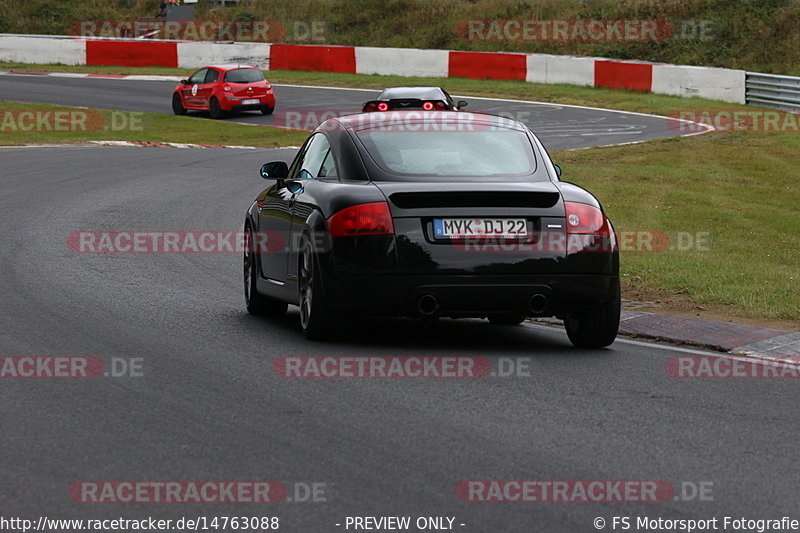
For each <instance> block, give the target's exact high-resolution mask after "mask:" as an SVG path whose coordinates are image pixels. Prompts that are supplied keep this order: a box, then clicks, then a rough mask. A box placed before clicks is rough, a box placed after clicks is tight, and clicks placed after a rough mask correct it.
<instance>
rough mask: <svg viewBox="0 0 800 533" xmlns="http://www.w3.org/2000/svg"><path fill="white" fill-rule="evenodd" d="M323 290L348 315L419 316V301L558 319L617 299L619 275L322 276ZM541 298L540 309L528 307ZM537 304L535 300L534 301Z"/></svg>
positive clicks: (458, 311)
mask: <svg viewBox="0 0 800 533" xmlns="http://www.w3.org/2000/svg"><path fill="white" fill-rule="evenodd" d="M323 289H324V291H325V297H326V299H327V300H328V303H329V304H330V305H331V307H333V308H334V309H336V310H338V311H341V312H343V313H347V314H352V315H373V316H419V315H420V314H421V313H420V311H419V308H418V303H419V300H420V298H422V297H423V296H427V295H431V296H433V297H434V298H435V299H436V303H437V306H438V307H437V310H436V313H435V314H437V315H441V316H453V317H480V316H486V315H488V314H494V313H514V314H524V315H526V316H561V315H563V314H565V313H569V312H579V311H585V310H589V309H592V308H595V307H597V306H599V305H601V304H603V303H605V302H608V301H610V300H612V299H614V298H618V297H619V277H617V276H608V275H526V276H518V275H515V276H475V275H463V276H413V275H412V276H408V275H406V276H404V275H369V276H357V277H349V278H327V279H324V280H323ZM534 295H542V296H544V298H545V299H546V306H545V307H544V309H538V307H539V306H538V305H534V306H533V307H535V308H536V309H535V310H532V309H531V307H532V305H531V297H532V296H534ZM536 298H537V299H536V303H537V304H541V303H542V299H541V297H538V296H537V297H536Z"/></svg>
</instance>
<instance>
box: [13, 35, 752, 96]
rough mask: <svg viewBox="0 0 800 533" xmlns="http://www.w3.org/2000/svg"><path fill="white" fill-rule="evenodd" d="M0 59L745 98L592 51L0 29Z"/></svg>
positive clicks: (694, 78)
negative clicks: (85, 35)
mask: <svg viewBox="0 0 800 533" xmlns="http://www.w3.org/2000/svg"><path fill="white" fill-rule="evenodd" d="M0 61H7V62H16V63H62V64H65V65H124V66H163V67H183V68H193V67H197V66H202V65H206V64H214V63H217V64H219V63H245V64H251V65H254V66H258V67H260V68H264V69H271V70H311V71H321V72H345V73H358V74H383V75H397V76H424V77H461V78H476V79H491V80H520V81H528V82H534V83H566V84H571V85H585V86H590V87H592V86H593V87H608V88H611V89H629V90H633V91H641V92H652V93H658V94H668V95H675V96H682V97H701V98H708V99H711V100H722V101H725V102H734V103H740V104H743V103H745V97H744V94H745V83H744V82H745V73H744V71H742V70H730V69H720V68H709V67H689V66H681V65H666V64H659V63H648V62H645V61H617V60H613V59H605V58H596V57H573V56H556V55H547V54H522V53H503V52H458V51H449V50H416V49H409V48H373V47H361V46H358V47H354V46H320V45H290V44H268V43H211V42H187V41H181V42H176V41H151V40H146V41H145V40H110V39H82V38H65V37H55V36H53V37H50V36H35V37H34V36H18V35H0Z"/></svg>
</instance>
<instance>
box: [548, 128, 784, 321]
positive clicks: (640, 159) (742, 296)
mask: <svg viewBox="0 0 800 533" xmlns="http://www.w3.org/2000/svg"><path fill="white" fill-rule="evenodd" d="M798 153H800V135H798V134H797V133H748V132H736V133H727V134H713V135H705V136H699V137H691V138H674V139H667V140H660V141H653V142H649V143H645V144H639V145H635V146H621V147H609V148H594V149H589V150H580V151H569V152H555V153H554V154H553V157H554V159H555V160H556V161H557V162H558V163H559V164H560V165H561V166H562V167H563V168H564V175H563V179H564V180H567V181H573V182H575V183H577V184H579V185H581V186H585V187H586V188H588V189H589V190H591V191H592V192H593V193H594V194H596V195H597V196H598V198H600V199H601V201H603V206H604V208H605V209H606V211H607V212H608V214H609V216H610V217H611V219H612V221H613V222H614V225H615V228H616V229H617V230H618V231H624V230H632V231H643V230H660V231H667V232H671V233H672V232H679V231H684V232H692V233H694V232H710V233H711V237H712V238H711V243H712V244H711V246H710V249H709V250H707V251H704V250H689V251H678V250H669V251H664V252H661V253H647V252H627V253H623V255H622V259H621V264H622V271H623V276H624V279H625V280H626V281H627V282H628V283H634V284H639V285H644V286H648V287H655V288H662V289H667V290H669V291H671V292H674V293H680V294H686V295H688V296H690V297H691V298H693V299H694V300H696V301H697V302H700V303H708V304H721V305H724V306H728V307H729V310H730V314H731V315H734V316H743V317H755V318H771V319H785V320H792V321H797V322H798V324H799V325H800V261H798V258H797V253H798V250H800V217H798V216H797V213H798V208H797V206H798V205H800V187H798V186H797V164H798Z"/></svg>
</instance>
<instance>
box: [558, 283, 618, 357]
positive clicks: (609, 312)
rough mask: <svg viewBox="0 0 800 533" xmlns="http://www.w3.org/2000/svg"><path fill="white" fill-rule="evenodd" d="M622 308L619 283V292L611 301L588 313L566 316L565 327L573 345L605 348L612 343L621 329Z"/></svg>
mask: <svg viewBox="0 0 800 533" xmlns="http://www.w3.org/2000/svg"><path fill="white" fill-rule="evenodd" d="M618 283H619V282H618ZM621 309H622V298H621V297H620V292H619V285H617V294H616V296H615V297H614V298H613V299H612V300H611V301H609V302H606V303H605V304H603V305H602V306H600V307H598V308H597V309H594V310H592V311H589V312H586V313H574V314H570V315H567V316H565V317H564V327H565V328H566V330H567V336H568V337H569V340H570V341H571V342H572V344H573V346H575V347H576V348H604V347H606V346H608V345H610V344H612V343H613V342H614V339H616V338H617V332H618V331H619V315H620V311H621Z"/></svg>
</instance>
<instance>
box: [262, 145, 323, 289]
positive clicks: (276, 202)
mask: <svg viewBox="0 0 800 533" xmlns="http://www.w3.org/2000/svg"><path fill="white" fill-rule="evenodd" d="M329 148H330V145H328V141H327V139H325V136H324V135H322V134H320V133H317V134H315V135H312V136H311V137H310V138H309V139H308V140H307V141H306V143H305V145H303V148H302V149H301V150H300V153H299V154H298V155H297V157H296V158H295V160H294V162H293V163H292V166H291V167H290V168H289V176H288V177H287V179H286V180H285V181H284V184H283V186H278V185H277V184H276V185H273V186H272V187H270V188H269V189H268V190H267V193H266V195H265V196H264V200H263V201H262V202H261V209H260V210H259V215H260V216H259V231H261V232H264V234H265V235H266V238H267V240H268V241H272V244H270V245H268V246H267V247H266V249H264V248H262V249H261V250H260V252H259V255H260V259H261V271H262V274H263V275H264V277H266V278H268V279H270V280H272V281H273V282H276V283H281V284H282V283H284V282H285V281H286V278H287V270H286V268H287V263H288V261H289V256H290V253H289V252H290V251H291V249H292V244H293V241H292V240H291V238H292V236H291V229H292V206H293V205H294V203H295V199H296V195H295V194H294V193H292V192H291V191H290V190H289V189H290V187H291V186H292V183H293V182H295V181H300V182H301V181H302V180H304V179H307V178H308V177H314V176H316V174H317V173H318V172H319V168H320V166H321V165H322V160H323V159H324V158H325V154H326V153H327V151H328V149H329Z"/></svg>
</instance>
